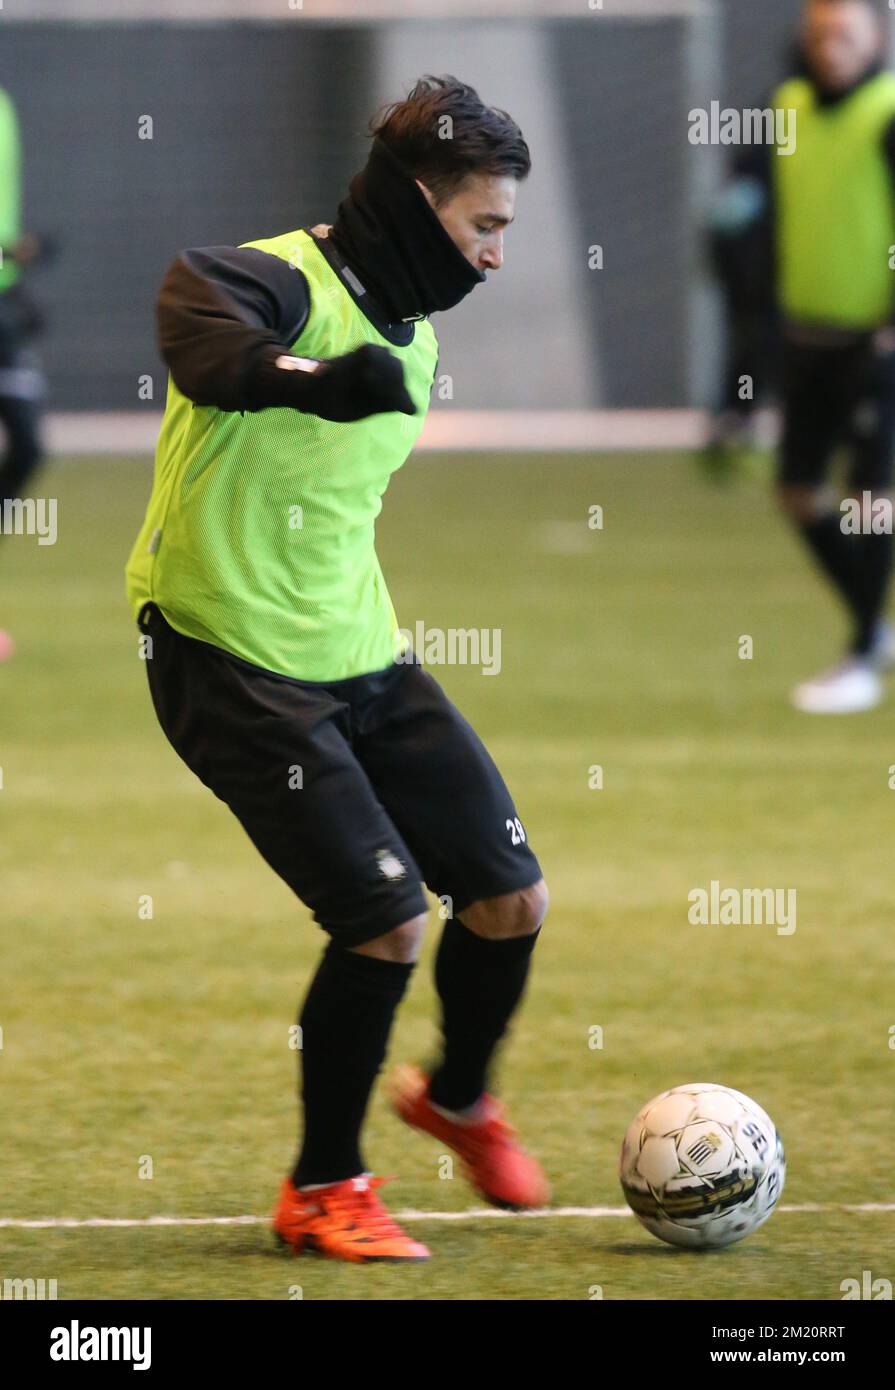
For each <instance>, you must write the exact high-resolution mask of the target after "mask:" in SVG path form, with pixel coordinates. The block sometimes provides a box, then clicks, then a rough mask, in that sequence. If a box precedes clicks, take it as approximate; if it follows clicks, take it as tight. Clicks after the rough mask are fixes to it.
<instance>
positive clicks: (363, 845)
mask: <svg viewBox="0 0 895 1390" xmlns="http://www.w3.org/2000/svg"><path fill="white" fill-rule="evenodd" d="M370 129H371V132H372V135H373V141H372V146H371V150H370V155H369V159H368V162H367V164H366V166H365V168H364V169H363V170H362V171H361V172H360V173H359V174H358V175H356V177H355V178H354V179H353V180H352V182H351V185H350V191H349V193H348V196H347V197H346V198H345V199H344V201H343V202H342V203H340V205H339V208H338V213H337V216H336V220H335V222H334V223H333V224H332V226H329V225H322V224H321V225H318V226H314V227H310V228H307V227H303V228H301V229H300V230H298V231H294V232H289V233H286V234H285V235H281V236H275V237H271V238H269V239H266V240H261V241H255V242H251V243H249V244H247V245H245V246H242V247H225V246H224V247H222V246H216V247H211V248H205V249H202V250H189V251H184V252H183V253H181V255H179V256H178V257H177V259H176V260H175V262H174V264H173V265H172V266H171V267H170V269H169V270H168V273H167V275H166V277H165V280H164V283H163V285H162V289H161V294H160V298H159V304H158V322H159V337H160V344H161V349H162V353H163V355H164V358H165V361H166V362H167V364H168V366H169V368H170V380H169V385H168V397H167V406H166V412H165V418H164V422H163V425H162V430H161V434H160V437H159V444H158V453H157V458H156V468H155V481H154V486H153V491H152V496H151V498H150V502H149V508H148V511H147V514H146V519H145V522H144V525H143V528H142V530H141V532H140V534H139V537H138V539H137V542H136V544H135V546H134V550H133V553H132V555H131V558H130V561H129V563H128V591H129V597H130V601H131V604H132V607H133V610H134V613H135V614H136V615H137V617H138V622H139V625H140V627H141V629H142V631H143V633H144V634H145V637H146V638H148V639H149V645H148V646H147V649H146V654H147V656H148V657H149V659H148V660H147V672H148V676H149V684H150V688H151V692H152V698H153V702H154V705H155V710H156V713H157V715H158V718H159V721H160V723H161V726H162V728H163V730H164V732H165V734H166V735H167V737H168V739H169V740H170V742H171V743H172V744H173V746H174V748H175V749H176V751H177V752H178V753H179V754H180V756H181V757H182V758H183V759H184V761H185V762H186V763H187V764H188V766H189V767H191V768H192V769H193V771H194V772H195V773H196V775H197V776H198V777H199V778H201V780H202V781H203V782H204V783H205V784H206V785H207V786H208V787H210V788H211V790H212V791H214V792H215V794H216V795H217V796H218V797H220V798H221V800H223V801H225V802H226V803H227V805H228V806H229V807H230V808H231V810H232V811H233V812H234V813H235V815H236V816H237V817H238V818H239V820H240V822H241V823H242V825H243V826H244V828H245V830H246V831H247V832H248V834H249V836H250V837H251V839H252V841H253V842H254V844H255V845H256V847H257V848H258V850H259V851H260V852H261V854H262V855H263V856H264V858H265V859H266V860H267V862H268V864H269V865H270V866H271V867H272V868H273V869H274V870H275V871H276V872H277V873H278V874H279V875H280V876H281V877H282V878H283V879H284V880H285V882H286V883H288V884H289V885H290V887H291V888H292V889H293V890H294V891H295V893H296V894H297V895H298V897H299V898H301V900H302V901H303V902H304V903H306V904H307V906H308V907H309V908H310V909H311V910H312V912H313V915H314V918H315V920H316V921H317V922H318V923H319V925H320V926H321V927H322V928H323V930H324V931H325V932H327V933H328V935H329V937H330V941H329V944H328V946H327V949H326V950H325V952H324V954H323V957H322V960H321V962H320V965H319V968H318V970H317V973H316V975H315V976H314V979H313V981H312V983H311V985H310V988H309V990H308V993H307V996H306V998H305V1001H304V1005H303V1009H302V1012H301V1015H300V1024H301V1030H302V1033H301V1037H302V1053H301V1068H302V1095H303V1119H304V1125H303V1138H302V1143H301V1149H300V1153H299V1155H298V1159H297V1162H296V1164H295V1167H294V1170H293V1172H292V1173H291V1175H290V1176H289V1177H287V1178H286V1180H285V1181H284V1183H283V1185H282V1189H281V1193H280V1199H279V1204H278V1206H277V1208H276V1210H275V1213H274V1230H275V1232H276V1234H277V1236H278V1237H279V1239H280V1240H281V1241H283V1242H285V1243H286V1244H287V1245H289V1246H291V1247H292V1248H293V1249H294V1250H296V1251H299V1250H301V1249H303V1248H313V1249H316V1250H318V1251H321V1252H323V1253H325V1254H328V1255H331V1256H334V1257H338V1258H342V1259H346V1260H352V1261H362V1260H374V1259H390V1260H418V1259H425V1258H427V1256H428V1254H429V1252H428V1250H427V1249H426V1247H425V1246H423V1245H421V1244H419V1243H418V1242H417V1241H415V1240H413V1239H411V1238H410V1237H408V1236H407V1235H406V1234H405V1233H404V1232H403V1231H402V1230H401V1229H400V1228H399V1227H398V1226H397V1225H396V1224H395V1222H394V1221H393V1220H392V1219H391V1217H390V1216H389V1214H388V1212H387V1211H386V1209H385V1207H384V1206H383V1205H382V1203H381V1201H380V1199H379V1196H378V1194H377V1191H376V1188H377V1187H378V1185H379V1183H380V1182H381V1181H382V1179H378V1178H374V1177H373V1176H372V1174H371V1173H370V1171H369V1170H368V1168H367V1165H366V1162H365V1160H364V1158H363V1157H362V1154H361V1149H360V1139H359V1136H360V1131H361V1127H362V1122H363V1119H364V1114H365V1111H366V1108H367V1103H368V1100H369V1096H370V1092H371V1089H372V1087H373V1084H374V1081H375V1078H376V1076H377V1073H378V1072H379V1070H380V1067H381V1066H382V1063H383V1060H384V1058H385V1054H386V1048H387V1043H388V1038H389V1032H390V1029H391V1026H392V1020H393V1017H394V1014H395V1010H396V1008H397V1007H398V1005H399V1003H400V1001H401V998H402V996H403V994H404V992H405V990H406V988H407V985H408V982H409V979H410V975H411V972H412V970H413V965H414V962H415V960H416V958H417V955H418V951H419V947H420V939H421V936H422V932H423V927H424V923H425V914H426V900H425V898H424V895H423V890H422V883H423V882H425V883H426V884H427V885H428V886H429V888H430V889H431V891H432V892H433V893H435V894H436V895H438V897H439V898H440V899H443V900H444V901H445V902H446V903H447V904H448V905H450V906H452V914H453V915H451V916H449V917H448V919H447V920H446V922H445V926H444V929H443V933H442V936H441V940H440V942H439V946H438V951H437V958H436V964H435V981H436V986H437V990H438V994H439V996H440V1002H441V1028H442V1033H443V1047H442V1051H441V1054H440V1057H439V1060H438V1062H437V1065H435V1066H434V1068H431V1069H430V1074H428V1075H427V1074H426V1073H425V1072H423V1071H422V1070H421V1069H419V1068H414V1067H407V1068H404V1069H401V1070H400V1071H399V1073H398V1075H397V1078H396V1081H395V1083H394V1086H393V1103H394V1105H395V1108H396V1110H397V1112H398V1114H399V1115H400V1116H401V1118H402V1119H403V1120H405V1121H406V1122H407V1123H408V1124H410V1125H413V1126H415V1127H416V1128H418V1129H420V1130H423V1131H425V1132H426V1133H428V1134H430V1135H434V1136H436V1137H437V1138H438V1140H439V1142H440V1143H443V1144H445V1145H447V1146H449V1147H450V1148H452V1149H453V1150H454V1151H455V1152H456V1153H457V1154H458V1155H459V1156H460V1157H461V1159H462V1160H463V1162H464V1165H465V1168H466V1171H467V1173H468V1174H469V1176H470V1178H471V1180H472V1182H473V1183H474V1185H475V1186H476V1188H477V1189H478V1191H479V1192H480V1193H481V1194H482V1196H484V1197H485V1198H486V1199H487V1200H488V1201H490V1202H493V1203H495V1204H497V1205H500V1206H506V1207H529V1206H540V1205H543V1204H544V1202H545V1201H546V1200H547V1198H548V1188H547V1184H546V1181H545V1179H544V1176H543V1174H542V1172H541V1169H540V1167H539V1166H538V1164H537V1163H536V1162H535V1160H534V1159H533V1158H531V1157H530V1156H529V1155H528V1154H526V1153H525V1151H524V1150H523V1149H522V1148H521V1147H520V1145H519V1144H518V1142H517V1140H516V1137H515V1133H514V1131H513V1130H512V1129H511V1128H510V1126H509V1124H508V1122H507V1120H506V1118H505V1116H504V1113H503V1110H502V1107H501V1105H500V1104H499V1102H497V1101H496V1100H495V1099H494V1098H493V1096H492V1095H490V1094H489V1093H488V1091H487V1089H486V1085H487V1075H488V1069H489V1063H490V1062H491V1059H492V1057H493V1054H494V1052H495V1049H496V1047H497V1044H498V1043H499V1041H500V1040H501V1038H502V1037H503V1036H504V1034H505V1032H506V1030H507V1026H508V1023H509V1021H510V1018H511V1016H512V1014H513V1013H514V1011H515V1009H516V1007H517V1005H518V1004H519V1001H520V998H521V996H522V993H523V989H524V986H525V983H526V977H527V975H528V972H529V965H530V960H531V954H532V949H533V947H534V944H535V940H536V938H537V935H538V932H539V929H540V926H541V923H542V920H543V917H544V913H545V911H546V903H547V894H546V888H545V885H544V881H543V878H542V875H541V870H540V868H539V866H538V862H537V860H536V858H535V856H534V854H533V852H532V850H531V848H530V846H529V845H528V843H527V841H526V837H525V831H524V829H523V827H522V823H521V821H520V819H519V817H518V813H517V810H516V807H515V804H514V802H513V801H512V799H511V797H510V794H509V792H508V790H507V788H506V786H505V784H504V782H503V780H502V778H501V776H500V774H499V772H498V771H497V768H496V767H495V766H494V763H493V762H492V761H491V758H490V757H489V755H488V753H487V752H486V750H485V748H484V747H483V745H482V743H481V742H480V740H479V739H478V737H477V736H476V734H475V733H474V731H473V730H472V728H471V727H470V725H469V724H468V723H467V722H466V721H465V720H464V719H463V717H462V716H461V715H460V714H459V712H458V711H457V710H456V709H455V707H454V706H453V705H452V704H451V702H450V701H449V700H448V699H447V697H446V696H445V694H444V692H443V691H442V690H441V688H440V687H439V685H438V684H437V683H436V681H435V680H434V679H433V678H432V676H431V675H430V674H429V673H428V672H427V671H425V670H424V669H423V668H422V666H421V665H420V663H419V662H418V660H417V659H416V657H415V655H414V653H413V652H412V651H410V650H405V649H403V647H402V641H401V639H400V636H399V634H398V625H397V619H396V616H395V612H394V609H393V608H392V604H391V601H390V599H389V595H388V592H387V589H386V586H385V581H384V579H383V575H382V571H381V569H380V567H379V563H378V561H377V558H376V553H375V550H374V523H375V519H376V517H377V516H378V514H379V511H380V509H381V499H382V494H383V493H384V491H385V489H386V487H387V485H388V481H389V477H390V475H391V474H392V473H393V472H394V471H395V469H397V468H399V467H400V466H401V464H402V463H404V461H405V459H406V458H407V455H408V454H409V452H410V450H411V448H412V446H413V444H414V441H415V440H416V438H417V436H418V434H419V432H420V429H421V428H422V424H423V420H424V417H425V414H426V410H427V406H428V401H429V394H430V390H431V387H432V384H433V381H434V376H435V371H436V364H437V344H436V339H435V334H434V332H433V329H432V325H431V323H430V321H429V316H430V315H431V314H432V313H434V312H436V311H444V310H446V309H450V308H451V307H452V306H453V305H455V304H458V303H459V302H460V300H461V299H463V298H464V296H465V295H467V294H468V293H469V292H470V291H471V290H472V289H473V288H474V287H475V286H476V285H479V284H482V283H483V282H484V281H485V279H486V271H488V270H497V269H499V267H500V266H501V264H502V260H503V231H504V228H505V227H506V226H507V225H508V224H509V223H510V222H512V220H513V216H514V207H515V199H516V190H517V185H518V183H519V181H521V180H523V179H524V178H526V177H527V175H528V172H529V168H530V156H529V151H528V146H527V145H526V143H525V140H524V139H523V137H522V134H521V132H520V131H519V128H518V126H517V125H516V124H515V122H514V121H513V120H512V119H511V117H510V116H509V115H507V113H506V112H503V111H500V110H496V109H493V108H488V107H486V106H485V105H483V103H482V102H481V100H480V99H479V97H478V94H477V93H476V92H475V91H474V90H473V89H472V88H471V87H469V86H466V85H465V84H463V83H461V82H459V81H458V80H457V79H456V78H453V77H442V78H434V77H425V78H422V79H421V80H420V81H419V82H418V83H417V84H416V85H415V87H414V88H413V90H412V91H411V93H410V95H409V96H408V97H407V99H406V100H404V101H399V102H395V103H393V104H392V105H391V106H389V107H387V108H386V109H385V111H384V112H383V113H382V114H381V115H380V117H379V118H378V119H376V118H374V120H373V121H372V122H371V126H370ZM445 137H447V138H445Z"/></svg>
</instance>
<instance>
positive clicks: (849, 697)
mask: <svg viewBox="0 0 895 1390" xmlns="http://www.w3.org/2000/svg"><path fill="white" fill-rule="evenodd" d="M882 698H883V683H882V681H881V680H880V677H879V674H878V672H877V671H876V670H875V669H874V667H873V666H871V664H870V663H869V662H868V661H862V660H860V659H859V658H858V657H854V656H852V657H848V658H847V659H846V660H845V661H841V662H840V663H839V665H838V666H834V667H833V668H832V669H831V670H829V671H823V672H822V673H821V674H820V675H819V676H815V677H814V679H813V680H810V681H805V682H804V683H803V684H802V685H797V686H796V688H795V690H794V691H793V692H792V702H793V704H794V705H795V707H796V709H799V710H801V711H802V712H803V714H859V713H860V712H861V711H862V710H868V709H873V708H874V707H875V706H876V705H878V704H879V703H880V701H881V700H882Z"/></svg>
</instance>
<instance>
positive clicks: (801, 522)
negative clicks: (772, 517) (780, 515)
mask: <svg viewBox="0 0 895 1390" xmlns="http://www.w3.org/2000/svg"><path fill="white" fill-rule="evenodd" d="M777 500H778V502H779V503H780V506H781V507H782V509H783V511H784V512H785V513H786V515H787V516H788V517H789V518H790V520H791V521H794V522H795V523H796V525H797V526H807V525H808V524H809V523H810V522H812V521H816V520H817V518H818V516H819V515H820V512H821V509H822V504H823V501H824V493H823V489H820V488H813V487H793V486H792V485H791V484H789V483H780V484H779V485H778V487H777Z"/></svg>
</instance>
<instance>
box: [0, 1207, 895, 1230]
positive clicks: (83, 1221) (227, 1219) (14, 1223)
mask: <svg viewBox="0 0 895 1390" xmlns="http://www.w3.org/2000/svg"><path fill="white" fill-rule="evenodd" d="M777 1210H778V1211H779V1212H795V1213H800V1212H832V1211H846V1212H854V1213H869V1212H876V1213H878V1212H895V1202H862V1203H827V1204H825V1205H821V1204H817V1205H815V1204H812V1203H808V1204H807V1205H804V1206H795V1205H790V1206H782V1207H778V1208H777ZM393 1215H394V1218H395V1220H396V1221H481V1220H484V1219H498V1220H499V1219H509V1218H512V1219H514V1220H538V1219H540V1220H543V1219H544V1218H550V1217H553V1218H560V1219H562V1218H569V1217H584V1218H585V1219H588V1220H598V1219H601V1218H603V1217H607V1216H632V1215H633V1212H631V1211H630V1210H629V1209H628V1207H543V1208H540V1209H538V1210H537V1211H503V1210H502V1209H500V1208H498V1207H470V1208H469V1209H468V1210H467V1211H415V1210H413V1209H412V1208H410V1209H408V1210H407V1211H396V1212H394V1213H393ZM269 1221H270V1216H269V1215H268V1216H141V1217H117V1216H88V1217H83V1218H78V1217H72V1216H49V1217H42V1218H41V1219H39V1220H24V1219H20V1218H17V1217H0V1227H4V1228H6V1229H10V1228H14V1229H16V1230H28V1231H43V1230H55V1229H69V1228H72V1227H85V1226H91V1227H97V1226H266V1225H267V1224H268V1222H269Z"/></svg>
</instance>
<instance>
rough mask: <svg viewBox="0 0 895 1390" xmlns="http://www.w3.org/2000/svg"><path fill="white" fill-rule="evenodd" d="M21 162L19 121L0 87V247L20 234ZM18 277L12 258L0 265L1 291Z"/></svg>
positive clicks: (16, 239)
mask: <svg viewBox="0 0 895 1390" xmlns="http://www.w3.org/2000/svg"><path fill="white" fill-rule="evenodd" d="M21 164H22V152H21V148H20V144H19V123H18V119H17V118H16V111H15V107H14V106H13V104H12V101H11V100H10V98H9V97H8V96H7V94H6V92H4V91H3V90H2V89H0V247H6V248H7V250H8V249H9V248H11V247H13V246H15V244H16V242H17V241H18V239H19V237H20V236H21V235H22V224H21V209H22V190H21ZM18 278H19V268H18V266H17V265H16V263H15V261H14V260H12V258H11V257H7V258H6V259H5V260H4V261H3V264H2V265H0V291H2V290H8V289H10V288H11V287H12V286H13V285H14V284H16V282H17V281H18Z"/></svg>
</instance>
